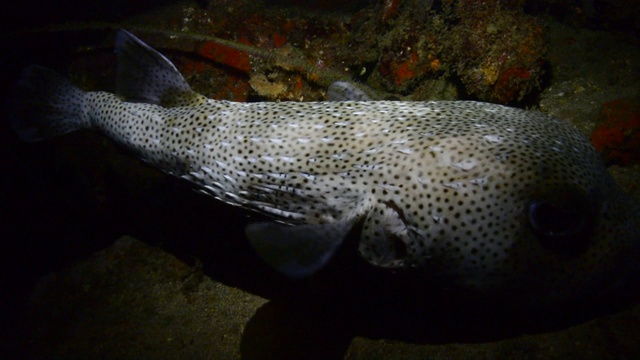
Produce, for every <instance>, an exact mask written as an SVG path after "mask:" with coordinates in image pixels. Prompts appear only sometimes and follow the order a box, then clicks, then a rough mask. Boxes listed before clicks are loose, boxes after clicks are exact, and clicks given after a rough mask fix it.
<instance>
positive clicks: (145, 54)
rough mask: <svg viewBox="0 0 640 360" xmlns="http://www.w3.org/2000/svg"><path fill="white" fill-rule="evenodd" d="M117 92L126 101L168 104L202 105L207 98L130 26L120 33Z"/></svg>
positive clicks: (118, 37)
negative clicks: (136, 34)
mask: <svg viewBox="0 0 640 360" xmlns="http://www.w3.org/2000/svg"><path fill="white" fill-rule="evenodd" d="M115 48H116V53H117V54H118V75H117V76H118V77H117V83H116V94H117V95H118V96H120V97H122V98H124V99H125V100H126V101H130V102H142V103H149V104H157V105H162V106H165V107H175V106H189V105H192V106H193V105H198V104H201V103H202V102H204V101H206V98H205V97H204V96H202V95H200V94H197V93H195V92H193V91H192V90H191V88H190V87H189V84H187V82H186V81H185V80H184V78H183V77H182V75H181V74H180V72H179V71H178V69H176V67H175V66H174V65H173V64H172V63H171V61H169V59H167V58H166V57H165V56H164V55H162V54H160V53H159V52H157V51H156V50H154V49H153V48H151V47H150V46H149V45H147V44H145V43H144V42H143V41H142V40H140V39H138V38H137V37H135V36H134V35H133V34H131V33H129V32H128V31H126V30H120V31H118V34H117V35H116V44H115Z"/></svg>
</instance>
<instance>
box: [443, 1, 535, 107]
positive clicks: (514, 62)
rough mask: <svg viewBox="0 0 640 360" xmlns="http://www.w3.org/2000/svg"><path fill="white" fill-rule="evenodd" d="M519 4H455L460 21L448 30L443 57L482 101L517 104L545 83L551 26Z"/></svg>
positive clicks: (473, 2) (478, 2)
mask: <svg viewBox="0 0 640 360" xmlns="http://www.w3.org/2000/svg"><path fill="white" fill-rule="evenodd" d="M519 5H520V4H519V2H513V3H511V4H506V5H504V4H503V6H494V5H493V4H492V5H488V3H487V2H483V1H473V0H466V1H459V2H457V4H456V6H455V8H454V10H455V11H454V12H455V16H456V18H457V19H458V23H457V24H456V25H454V26H453V27H452V28H451V31H450V32H449V33H448V34H447V35H446V38H447V40H446V42H445V43H446V44H447V45H446V46H445V48H444V54H443V56H444V58H445V60H446V61H448V62H450V63H451V64H452V66H453V67H454V68H455V71H456V74H457V76H458V77H459V78H460V80H461V81H462V83H463V84H464V86H465V90H466V91H467V92H468V93H469V94H470V95H472V96H474V97H477V98H478V99H480V100H484V101H490V102H498V103H512V102H515V101H519V100H521V99H522V98H523V97H524V96H526V95H527V94H529V93H530V92H531V91H532V90H534V89H535V88H536V87H537V86H538V84H539V83H540V77H541V76H542V74H543V69H542V67H543V64H544V61H543V56H544V54H545V52H546V35H545V28H544V26H542V25H541V24H540V22H539V21H537V20H536V19H535V18H533V17H530V16H527V15H525V14H524V13H523V12H522V9H521V8H520V7H519Z"/></svg>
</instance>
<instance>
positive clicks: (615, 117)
mask: <svg viewBox="0 0 640 360" xmlns="http://www.w3.org/2000/svg"><path fill="white" fill-rule="evenodd" d="M591 142H592V144H593V146H594V147H595V148H596V149H597V150H598V151H600V152H601V153H602V154H603V156H604V158H605V161H606V162H607V163H610V164H618V165H633V164H638V163H640V99H638V98H633V99H628V98H626V99H616V100H613V101H609V102H606V103H604V104H603V105H602V109H601V111H600V120H599V122H598V125H597V126H596V128H595V130H594V131H593V133H592V134H591Z"/></svg>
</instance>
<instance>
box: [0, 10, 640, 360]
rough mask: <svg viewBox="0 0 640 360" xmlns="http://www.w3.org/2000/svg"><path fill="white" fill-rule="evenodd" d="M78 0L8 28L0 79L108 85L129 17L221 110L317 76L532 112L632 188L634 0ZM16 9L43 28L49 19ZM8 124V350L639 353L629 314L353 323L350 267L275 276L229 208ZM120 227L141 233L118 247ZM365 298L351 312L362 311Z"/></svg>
mask: <svg viewBox="0 0 640 360" xmlns="http://www.w3.org/2000/svg"><path fill="white" fill-rule="evenodd" d="M91 4H93V5H91V6H95V9H94V10H95V11H94V12H91V14H92V15H86V14H85V15H84V16H85V17H82V16H81V15H77V16H71V17H65V18H64V19H62V20H70V19H71V20H78V19H80V20H83V23H82V24H73V25H69V24H67V25H65V26H52V27H51V28H49V29H48V30H46V31H44V32H43V31H36V32H33V33H28V32H24V31H19V32H18V33H16V34H13V33H12V35H11V36H7V37H5V38H4V40H5V41H6V42H7V43H8V44H10V45H11V46H7V49H6V51H5V52H3V53H2V54H1V56H3V57H6V59H3V60H5V61H4V62H3V63H4V64H6V65H5V66H6V67H7V68H6V71H5V72H4V73H3V74H2V76H5V78H6V79H5V81H4V83H5V84H11V83H13V82H15V81H17V78H18V74H19V70H20V69H21V68H23V67H24V66H26V65H28V64H30V63H34V62H36V63H39V64H41V65H45V66H49V67H52V68H54V69H56V70H57V71H59V72H61V73H63V74H65V75H67V74H68V75H70V76H71V78H72V79H73V81H74V82H75V83H77V84H80V85H82V86H83V87H84V88H86V89H91V90H97V89H100V90H107V91H113V89H114V84H113V79H114V78H115V56H114V55H113V44H112V43H113V39H112V34H113V31H112V30H113V29H114V28H117V27H123V28H126V29H129V30H131V31H132V32H133V33H135V34H136V35H137V36H140V37H141V38H142V39H143V40H145V41H147V42H148V43H149V44H150V45H152V46H154V47H156V48H158V49H159V50H160V51H161V52H162V53H163V54H166V55H167V56H168V57H169V58H170V59H171V60H172V61H174V62H175V63H176V65H177V67H178V68H179V70H180V71H181V72H183V73H184V74H185V75H186V77H187V80H188V81H189V82H190V84H191V85H192V86H193V87H194V89H195V90H196V91H198V92H201V93H203V94H206V95H207V96H209V97H212V98H217V99H228V100H235V101H279V100H296V101H309V100H324V97H325V94H326V88H327V86H328V85H329V84H330V83H332V82H333V81H335V80H345V79H352V80H354V81H356V82H359V83H361V84H363V85H365V86H366V87H367V88H370V89H371V90H369V91H371V93H372V95H373V96H375V97H377V98H385V99H406V100H427V99H429V100H430V99H481V100H485V101H491V102H498V103H507V104H511V105H516V106H521V107H528V108H532V109H536V110H541V111H543V112H546V113H550V114H552V115H554V116H557V117H559V118H562V119H565V120H567V121H570V122H571V123H573V124H575V125H576V126H577V127H578V128H579V129H580V130H581V131H583V132H584V133H585V134H592V139H593V142H594V145H596V147H597V148H599V149H601V151H602V152H603V153H604V155H606V156H607V161H608V162H609V163H610V164H612V166H611V168H610V169H611V171H612V172H613V174H614V175H615V177H616V180H617V181H618V182H619V183H620V184H621V185H622V186H623V187H624V188H625V189H627V190H628V192H629V194H630V196H636V197H638V198H640V186H638V181H639V179H640V166H639V165H638V164H637V161H638V156H637V154H640V150H639V149H638V140H637V139H638V135H637V134H638V123H637V119H638V106H637V103H638V98H640V87H638V83H640V50H639V49H638V37H637V34H638V29H639V28H640V24H638V23H637V19H638V18H640V17H638V16H637V15H638V13H639V12H638V8H637V4H635V2H634V1H625V0H611V1H563V0H553V1H551V0H550V1H539V2H533V1H517V0H514V1H497V2H486V1H471V0H460V1H425V0H422V1H421V0H379V1H365V0H363V1H352V2H349V4H348V5H344V2H343V1H312V2H308V1H296V0H281V1H263V2H256V1H254V0H251V1H250V0H240V1H237V0H215V1H209V2H206V1H200V2H192V1H186V2H179V3H173V2H171V1H165V2H163V4H164V5H163V6H162V7H157V8H150V7H149V5H145V2H130V1H128V2H123V1H116V2H108V3H106V2H101V1H95V2H91ZM49 6H51V5H49ZM77 6H78V7H81V6H82V5H77ZM85 6H87V5H85ZM119 6H120V7H119ZM153 6H157V5H153ZM45 8H46V7H45ZM69 9H72V8H69ZM96 9H99V10H100V11H97V10H96ZM131 9H136V10H135V11H131ZM143 9H144V11H143ZM125 10H126V11H125ZM30 11H31V9H29V12H28V14H29V17H28V19H30V23H32V24H34V27H35V26H36V25H38V26H39V25H40V24H39V23H38V22H37V21H35V20H34V19H39V18H40V17H42V16H43V15H40V16H36V14H32V13H31V12H30ZM105 14H106V15H105ZM125 14H126V15H125ZM94 15H95V17H92V16H94ZM98 15H100V16H98ZM25 19H26V17H25ZM95 20H109V21H111V22H110V23H95V22H93V23H92V21H95ZM25 21H26V20H25ZM25 23H26V22H25ZM3 26H7V25H6V24H3ZM63 28H64V29H67V30H68V29H75V30H81V31H62V29H63ZM104 29H107V31H104ZM12 30H15V29H12ZM30 30H33V29H30ZM221 39H222V41H221ZM225 41H227V42H225ZM229 42H230V43H229ZM11 89H12V87H11V86H10V85H7V86H6V87H5V88H4V89H2V91H4V93H3V98H6V99H9V98H10V96H11ZM4 117H5V116H4V113H3V120H6V119H4ZM8 123H9V121H3V122H1V123H0V124H1V125H2V133H0V135H1V136H2V140H3V141H2V142H0V158H1V159H2V161H3V162H2V164H3V171H4V173H5V174H7V176H5V177H4V180H5V186H4V187H3V189H4V190H5V194H6V197H5V199H6V200H5V203H4V204H3V208H2V219H3V225H5V226H4V227H2V234H3V241H1V242H0V265H1V266H2V267H1V268H0V270H1V271H0V285H2V288H3V289H5V291H2V292H0V309H2V311H1V312H0V321H1V322H2V323H3V324H4V326H3V327H2V329H0V331H2V333H1V334H0V335H2V338H3V340H5V341H4V344H2V345H3V346H2V347H1V348H0V357H2V358H18V356H20V358H24V357H26V356H30V357H32V358H95V357H101V358H138V359H140V358H154V359H158V358H194V359H197V358H220V359H232V358H248V359H251V358H280V359H284V358H296V359H299V358H322V359H330V358H349V359H357V358H362V359H375V358H385V359H393V358H403V359H407V358H409V359H410V358H414V359H418V358H434V359H449V358H477V357H483V358H519V359H527V358H530V359H534V358H535V359H538V358H552V359H553V358H557V359H565V358H580V359H620V358H627V359H635V358H640V345H639V344H638V341H637V339H638V338H640V327H639V326H638V324H640V309H639V308H638V306H637V305H636V306H635V307H631V308H627V309H626V310H622V311H621V312H617V313H615V314H613V315H610V316H608V317H604V318H599V319H595V320H591V321H588V322H583V321H582V320H581V321H577V322H572V321H568V322H567V324H564V325H558V324H557V323H554V322H553V321H548V319H545V318H543V317H542V318H538V319H537V320H536V321H537V322H539V323H548V322H551V323H552V324H551V326H540V327H538V326H536V324H533V326H528V327H524V328H517V326H516V327H513V326H512V327H506V328H504V327H500V325H499V324H498V323H499V321H498V320H497V318H495V319H494V318H493V317H492V316H493V315H495V314H493V315H488V314H487V315H486V316H485V318H483V316H484V315H483V316H479V317H477V318H474V317H471V316H467V314H468V313H465V312H460V313H457V314H456V313H455V312H454V313H450V314H448V315H451V317H450V318H444V317H443V316H438V312H439V311H438V309H437V308H436V309H430V310H429V311H431V314H432V315H434V317H435V318H434V317H429V316H427V317H423V318H420V322H421V324H419V326H418V327H417V328H411V327H409V328H398V326H397V325H398V324H403V323H409V324H413V325H416V324H415V321H413V322H412V321H403V320H407V319H397V318H396V319H394V318H391V319H386V320H384V319H377V318H376V317H377V316H378V315H379V314H378V313H377V312H376V311H366V310H363V311H362V312H358V311H354V310H353V309H356V310H357V309H359V308H360V307H358V303H354V302H355V301H356V300H349V299H346V300H345V299H344V298H341V297H340V296H339V295H340V291H342V290H344V291H345V293H344V294H343V295H345V294H347V295H346V296H349V295H353V294H352V293H351V292H349V291H347V290H350V291H355V290H357V288H358V287H357V286H356V287H355V288H353V286H352V285H350V284H345V282H346V281H347V280H346V279H344V278H346V276H344V275H345V274H342V273H341V272H340V270H339V269H340V265H341V264H346V263H349V261H350V260H352V259H336V261H337V266H336V267H334V269H333V270H330V271H329V274H328V275H326V276H324V277H323V278H322V279H320V280H312V281H310V282H309V283H305V284H303V285H300V284H297V283H291V282H290V281H287V280H286V279H283V278H282V277H279V276H277V274H274V273H273V271H271V270H270V269H268V268H267V267H266V266H265V265H264V264H262V263H261V262H260V260H259V258H258V257H257V256H256V255H255V254H254V253H253V252H252V249H251V248H250V246H249V244H248V243H247V241H246V239H244V235H243V231H242V229H243V226H244V225H245V224H246V223H247V221H251V220H255V219H247V215H246V214H245V213H243V212H241V211H240V210H238V209H235V208H234V209H229V208H228V207H226V206H224V205H223V204H218V203H217V202H215V201H212V200H211V199H209V198H206V197H203V196H199V195H197V194H195V193H194V192H193V191H192V190H191V189H190V188H189V187H188V186H186V185H185V184H183V183H181V182H179V181H175V180H172V179H170V178H168V177H166V176H164V175H163V174H160V173H158V172H157V171H155V170H153V169H150V168H148V167H146V166H145V165H144V164H142V163H141V162H139V161H137V160H135V159H133V157H132V156H131V155H130V154H127V153H125V152H123V151H121V150H120V149H118V148H117V147H116V146H115V145H114V144H113V143H111V142H109V141H108V140H106V139H105V138H103V137H101V136H100V135H97V134H91V133H88V132H79V133H75V134H72V135H69V136H65V137H61V138H58V139H54V140H52V141H50V142H47V143H39V144H22V143H20V142H19V141H18V140H17V138H16V137H15V135H14V134H13V133H12V132H10V129H9V126H8ZM594 129H596V130H595V131H594ZM123 234H132V235H134V236H135V238H138V239H140V240H135V239H133V238H131V237H124V238H121V239H120V240H117V241H116V242H115V243H113V241H114V239H118V238H119V237H121V236H122V235H123ZM147 244H149V245H147ZM92 254H93V255H92ZM174 256H175V257H174ZM187 264H189V265H187ZM332 271H333V273H331V272H332ZM343 279H344V280H343ZM332 288H336V289H338V290H337V292H338V294H334V295H332V296H331V297H329V300H328V302H323V301H322V299H316V298H315V297H314V295H315V294H316V293H317V292H322V291H323V290H324V289H332ZM309 289H311V290H309ZM318 289H319V290H318ZM384 290H387V289H381V291H383V292H384ZM391 295H393V294H391ZM391 295H389V297H391V298H392V297H393V296H391ZM27 298H28V299H29V300H28V301H26V300H24V299H27ZM378 300H380V299H376V298H371V299H364V300H363V299H359V300H358V301H362V302H363V304H362V305H363V307H365V308H366V306H364V305H367V304H368V306H371V304H376V301H378ZM387 300H388V299H387ZM387 300H385V301H387ZM341 301H344V302H349V301H350V302H351V303H350V306H351V307H346V308H342V307H340V306H337V304H336V303H337V302H341ZM380 301H382V300H380ZM332 302H333V303H332ZM637 303H638V302H637V301H636V302H635V304H637ZM382 304H383V305H384V302H382ZM345 309H346V310H345ZM396 310H397V311H396ZM402 310H404V309H402V308H397V309H394V308H391V309H388V310H387V313H391V314H393V313H394V311H396V314H400V315H397V316H398V317H401V316H403V315H401V314H402V313H403V312H402ZM606 312H607V311H606V309H605V311H603V313H606ZM476 315H477V314H476ZM498 315H499V314H498ZM503 315H504V314H503ZM555 315H556V316H557V315H558V314H555ZM586 318H589V316H587V317H586ZM534 319H535V318H534ZM408 320H413V319H408ZM494 320H495V321H494ZM529 320H531V319H529ZM536 321H534V322H536ZM516 325H518V324H516ZM529 325H531V324H529ZM5 354H6V356H4V355H5Z"/></svg>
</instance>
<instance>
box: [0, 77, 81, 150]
mask: <svg viewBox="0 0 640 360" xmlns="http://www.w3.org/2000/svg"><path fill="white" fill-rule="evenodd" d="M85 95H86V92H84V91H82V90H81V89H79V88H78V87H76V86H74V85H73V84H71V82H69V81H68V80H67V79H65V78H64V77H62V76H61V75H59V74H57V73H56V72H54V71H53V70H49V69H47V68H44V67H42V66H38V65H31V66H29V67H27V68H26V69H25V70H24V71H23V73H22V77H21V79H20V81H19V83H18V90H17V94H16V97H15V98H14V100H13V102H12V103H11V104H10V107H11V110H12V111H11V112H12V114H11V119H12V126H13V129H14V130H15V131H16V133H17V134H18V136H19V137H20V138H21V139H22V140H24V141H28V142H36V141H40V140H44V139H47V138H50V137H54V136H58V135H62V134H65V133H68V132H71V131H74V130H78V129H81V128H88V127H89V126H90V120H89V116H88V114H87V111H86V107H85Z"/></svg>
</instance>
